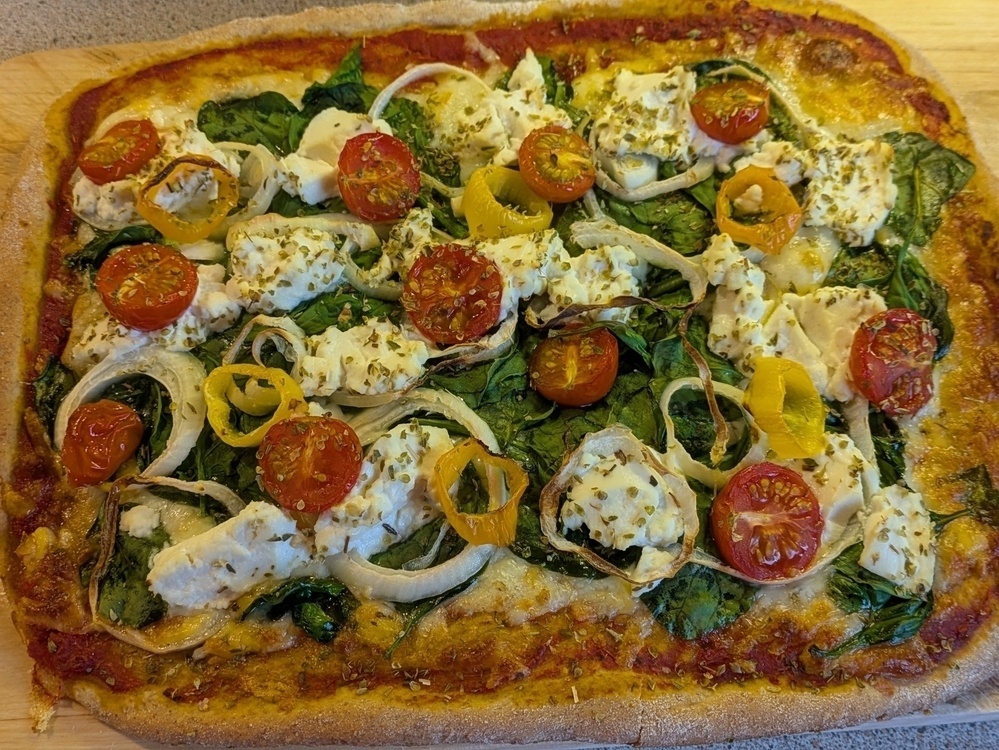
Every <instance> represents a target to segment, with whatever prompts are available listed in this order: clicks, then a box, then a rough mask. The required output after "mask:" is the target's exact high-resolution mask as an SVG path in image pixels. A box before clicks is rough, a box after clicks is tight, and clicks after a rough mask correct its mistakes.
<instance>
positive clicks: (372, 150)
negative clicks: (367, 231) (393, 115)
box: [337, 133, 420, 221]
mask: <svg viewBox="0 0 999 750" xmlns="http://www.w3.org/2000/svg"><path fill="white" fill-rule="evenodd" d="M337 166H338V167H339V168H340V174H339V175H338V176H337V183H338V184H339V185H340V195H342V196H343V202H344V203H345V204H347V208H348V210H349V211H350V212H351V213H352V214H354V215H355V216H359V217H360V218H362V219H364V220H365V221H389V220H391V219H401V218H402V217H403V216H405V215H406V212H407V211H409V209H411V208H412V207H413V204H414V203H416V199H417V197H418V196H419V194H420V165H419V164H417V163H416V157H414V156H413V152H412V151H410V150H409V146H407V145H406V144H405V143H403V142H402V141H400V140H399V139H398V138H395V137H394V136H391V135H387V134H385V133H362V134H361V135H357V136H354V137H353V138H351V139H350V140H349V141H347V143H346V144H344V147H343V151H341V152H340V159H339V161H338V162H337Z"/></svg>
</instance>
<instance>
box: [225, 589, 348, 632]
mask: <svg viewBox="0 0 999 750" xmlns="http://www.w3.org/2000/svg"><path fill="white" fill-rule="evenodd" d="M357 605H358V601H357V599H355V598H354V596H353V595H352V594H351V593H350V591H348V590H347V587H346V586H344V585H343V584H342V583H340V581H337V580H336V579H332V578H330V579H319V578H292V579H291V580H289V581H285V582H284V583H282V584H281V585H280V586H278V587H277V588H276V589H274V590H273V591H271V592H270V593H267V594H264V595H262V596H258V597H257V598H256V599H254V600H253V602H252V603H251V604H250V606H249V607H247V608H246V611H245V612H244V613H243V619H244V620H245V619H246V618H248V617H250V616H252V615H259V616H262V617H266V618H267V619H269V620H271V621H273V620H277V619H280V618H281V617H283V616H284V615H286V614H287V613H289V612H291V620H292V622H294V623H295V624H296V625H297V626H298V627H300V628H302V629H303V630H304V631H305V632H306V633H307V634H308V635H309V636H311V637H312V638H315V639H316V640H317V641H319V642H320V643H329V642H330V641H332V640H333V638H334V637H335V636H336V634H337V633H338V632H340V629H341V628H342V627H343V626H344V625H345V624H347V621H348V620H349V619H350V616H351V615H352V614H353V612H354V610H355V609H357Z"/></svg>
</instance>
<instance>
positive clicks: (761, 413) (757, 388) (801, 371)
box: [746, 357, 826, 458]
mask: <svg viewBox="0 0 999 750" xmlns="http://www.w3.org/2000/svg"><path fill="white" fill-rule="evenodd" d="M755 366H756V370H755V372H754V373H753V377H752V380H750V381H749V388H747V389H746V408H747V409H749V411H750V412H752V414H753V416H754V417H755V418H756V422H757V424H758V425H759V426H760V428H761V429H762V430H763V431H764V432H766V433H767V436H768V437H769V438H770V448H771V449H772V450H773V452H774V453H775V454H777V457H778V458H808V457H810V456H814V455H816V454H817V453H819V452H821V451H822V449H823V447H824V445H825V443H824V441H823V439H822V435H823V432H824V431H825V420H826V407H825V404H823V403H822V399H821V397H820V396H819V392H818V390H817V389H816V388H815V384H814V383H813V382H812V378H811V377H810V376H809V375H808V372H807V371H806V370H805V368H804V367H802V366H801V365H800V364H798V363H797V362H794V361H792V360H789V359H782V358H780V357H760V358H758V359H757V360H756V362H755Z"/></svg>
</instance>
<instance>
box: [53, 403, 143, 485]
mask: <svg viewBox="0 0 999 750" xmlns="http://www.w3.org/2000/svg"><path fill="white" fill-rule="evenodd" d="M142 429H143V428H142V418H141V417H140V416H139V415H138V413H137V412H136V411H135V409H133V408H132V407H130V406H127V405H126V404H123V403H121V402H120V401H111V400H109V399H101V400H100V401H94V402H92V403H89V404H83V405H82V406H80V407H79V408H77V410H76V411H74V412H73V413H72V414H71V415H70V417H69V422H68V424H67V426H66V435H65V437H64V438H63V440H62V463H63V466H65V467H66V473H67V474H68V475H69V479H70V481H71V482H72V483H73V484H77V485H82V484H99V483H100V482H103V481H105V480H106V479H110V478H111V476H112V475H113V474H114V473H115V472H116V471H118V467H119V466H121V465H122V464H123V463H125V461H127V460H128V459H129V458H130V457H131V456H132V454H134V453H135V451H136V449H137V448H138V447H139V443H140V442H141V441H142Z"/></svg>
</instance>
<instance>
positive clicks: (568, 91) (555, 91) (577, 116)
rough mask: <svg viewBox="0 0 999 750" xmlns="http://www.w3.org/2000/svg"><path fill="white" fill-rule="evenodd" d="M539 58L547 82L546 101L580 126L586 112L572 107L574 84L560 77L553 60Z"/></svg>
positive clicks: (542, 73) (541, 56) (546, 57)
mask: <svg viewBox="0 0 999 750" xmlns="http://www.w3.org/2000/svg"><path fill="white" fill-rule="evenodd" d="M537 57H538V63H539V64H540V65H541V75H542V77H543V78H544V81H545V101H546V102H548V104H552V105H554V106H556V107H558V108H559V109H561V110H563V111H564V112H565V113H566V114H567V115H569V119H570V120H572V124H573V125H579V123H581V122H582V121H583V120H584V119H585V118H586V112H584V111H583V110H581V109H577V108H576V107H574V106H572V96H573V94H572V84H570V83H569V82H568V81H566V80H565V79H564V78H563V77H562V76H561V75H559V72H558V70H556V69H555V61H554V60H552V58H550V57H548V56H547V55H538V56H537Z"/></svg>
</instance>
